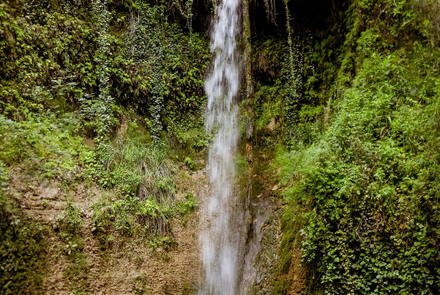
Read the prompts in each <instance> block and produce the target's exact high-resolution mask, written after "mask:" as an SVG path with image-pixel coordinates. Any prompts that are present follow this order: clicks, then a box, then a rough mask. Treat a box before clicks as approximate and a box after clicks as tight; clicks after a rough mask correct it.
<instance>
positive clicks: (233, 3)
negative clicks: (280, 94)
mask: <svg viewBox="0 0 440 295" xmlns="http://www.w3.org/2000/svg"><path fill="white" fill-rule="evenodd" d="M238 6H239V2H238V0H223V1H222V3H221V4H219V5H218V6H217V7H216V16H217V17H216V19H215V20H214V26H213V30H212V33H211V51H212V52H213V53H214V55H215V56H214V60H213V71H212V73H211V74H210V75H209V76H208V78H207V79H206V81H205V91H206V94H207V97H208V112H207V118H206V128H207V132H210V131H211V130H212V129H213V128H215V129H216V131H217V133H216V136H215V139H214V141H213V144H212V145H211V148H210V150H209V159H208V171H209V174H210V179H211V188H212V195H211V197H210V199H209V200H208V202H207V204H206V207H205V208H204V221H205V226H206V228H205V230H204V232H203V233H202V235H201V243H202V251H203V264H204V268H205V277H206V280H205V283H204V285H203V287H202V290H200V292H199V293H200V294H210V295H217V294H226V295H232V294H235V287H236V277H237V275H236V264H237V251H238V249H237V248H238V245H237V242H234V241H233V237H232V235H231V228H230V227H231V225H230V221H231V216H230V214H231V213H230V212H231V210H230V207H231V204H232V203H233V200H232V199H233V194H232V184H233V180H234V173H235V171H234V164H233V161H232V160H233V153H234V151H235V149H236V147H237V140H238V127H237V113H238V108H237V104H236V103H235V102H234V100H235V97H236V96H237V94H238V91H239V88H240V81H239V62H238V55H237V52H236V38H237V36H238V33H239V30H240V26H239V14H238V13H239V9H238V8H239V7H238Z"/></svg>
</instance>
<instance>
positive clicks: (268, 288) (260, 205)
mask: <svg viewBox="0 0 440 295" xmlns="http://www.w3.org/2000/svg"><path fill="white" fill-rule="evenodd" d="M279 208H280V206H279V200H278V199H274V198H270V197H267V198H255V199H253V200H251V201H250V204H249V212H250V213H251V214H250V216H252V221H251V224H250V227H249V228H248V233H247V241H246V245H245V250H244V252H245V253H244V256H243V258H242V259H243V264H242V265H243V269H242V270H243V272H242V278H241V281H240V286H239V291H240V293H239V294H243V295H250V294H269V293H271V292H272V290H273V284H274V282H275V276H276V267H277V265H278V260H279V257H278V253H279V246H280V243H281V228H280V218H281V215H282V214H281V210H280V209H279Z"/></svg>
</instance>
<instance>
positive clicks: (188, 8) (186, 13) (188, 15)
mask: <svg viewBox="0 0 440 295" xmlns="http://www.w3.org/2000/svg"><path fill="white" fill-rule="evenodd" d="M193 1H194V0H187V1H186V2H185V4H184V5H182V4H181V3H180V1H179V0H173V4H174V6H176V7H177V9H178V10H179V12H180V14H181V15H182V16H183V17H184V18H185V19H186V26H187V27H188V29H189V36H190V39H191V36H192V18H193V13H192V6H193ZM183 7H184V8H183Z"/></svg>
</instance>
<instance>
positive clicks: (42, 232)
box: [0, 210, 48, 294]
mask: <svg viewBox="0 0 440 295" xmlns="http://www.w3.org/2000/svg"><path fill="white" fill-rule="evenodd" d="M0 216H1V218H0V221H1V222H0V236H1V239H0V257H1V259H0V293H2V294H29V293H28V292H29V290H32V294H43V277H44V275H45V272H46V261H47V260H46V259H47V240H46V237H47V234H48V229H46V228H45V227H43V226H41V225H39V224H36V223H35V222H33V221H31V220H28V219H26V217H24V216H22V215H13V214H9V213H7V212H5V211H3V210H1V211H0Z"/></svg>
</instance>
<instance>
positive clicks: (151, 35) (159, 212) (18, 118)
mask: <svg viewBox="0 0 440 295" xmlns="http://www.w3.org/2000/svg"><path fill="white" fill-rule="evenodd" d="M175 5H177V3H176V4H173V6H172V9H173V10H176V11H177V10H178V8H177V6H175ZM169 8H170V7H166V8H165V7H164V6H162V5H156V6H150V5H149V4H147V3H145V2H143V1H129V2H125V1H124V3H122V2H111V1H110V3H107V1H74V2H72V1H32V0H24V1H7V2H4V3H1V4H0V20H1V23H0V34H1V36H2V37H1V39H0V68H1V70H0V137H1V138H2V140H1V142H0V179H1V187H0V189H1V190H0V230H1V231H0V236H1V239H0V251H1V253H0V256H1V257H2V259H1V263H0V290H1V291H0V293H2V294H24V293H26V294H29V293H35V294H40V293H44V292H55V293H57V294H61V293H74V294H87V293H89V292H98V290H103V291H104V292H107V291H108V292H116V293H127V292H134V293H138V294H144V293H146V292H150V291H151V292H168V291H169V292H180V293H181V292H193V289H194V288H195V287H196V283H197V281H198V269H199V268H198V252H197V238H196V235H195V232H194V231H193V230H195V229H196V228H197V226H198V224H197V221H198V217H197V215H196V214H195V213H194V211H195V210H196V208H197V203H198V199H199V198H200V196H199V194H198V192H199V191H203V190H207V188H205V187H204V186H203V187H202V185H201V183H202V182H203V181H204V180H203V178H204V176H203V172H202V169H203V164H202V163H199V162H198V161H197V160H195V159H197V158H199V157H200V156H203V155H204V153H205V147H206V144H207V136H206V135H205V132H204V130H203V119H202V117H201V110H202V107H203V105H204V102H205V98H204V92H203V77H204V71H205V68H206V67H207V65H208V63H209V59H210V54H209V48H208V42H207V38H206V37H205V36H204V35H203V34H199V33H197V32H192V34H190V33H189V32H188V31H184V30H183V28H182V27H181V26H180V23H179V22H177V21H176V22H175V21H174V18H173V17H167V16H166V13H165V9H169ZM176 11H175V12H176ZM176 14H178V13H177V12H176ZM193 170H194V171H195V170H199V171H198V174H197V175H199V177H196V178H197V179H198V181H197V182H194V181H192V180H191V178H188V174H191V173H193V172H192V171H193ZM185 171H186V172H185ZM200 175H201V176H200ZM188 226H189V227H188ZM133 243H135V244H139V243H141V244H142V246H139V247H134V246H132V244H133ZM118 253H122V254H118ZM169 259H171V260H173V261H174V262H175V264H171V266H167V261H168V260H169ZM186 259H189V260H191V261H192V262H191V263H189V264H188V263H186V262H185V260H186ZM146 260H148V262H145V261H146ZM115 261H121V263H122V264H121V265H125V266H126V269H125V271H126V272H125V273H121V272H118V271H119V270H118V268H117V267H116V266H117V263H116V262H115ZM174 266H175V267H174ZM161 267H163V270H164V271H163V273H155V274H151V272H153V270H154V271H155V272H158V271H159V269H160V268H161ZM107 270H109V271H108V272H107ZM110 270H111V271H110ZM48 271H50V272H51V273H49V274H48ZM182 273H184V274H186V276H183V275H182ZM150 275H151V276H150ZM173 276H174V278H173ZM103 277H106V278H107V283H106V284H102V285H100V283H99V282H98V281H99V280H101V279H102V278H103ZM183 277H184V279H180V278H183ZM156 279H157V280H158V281H160V282H159V283H156V282H154V280H156Z"/></svg>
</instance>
